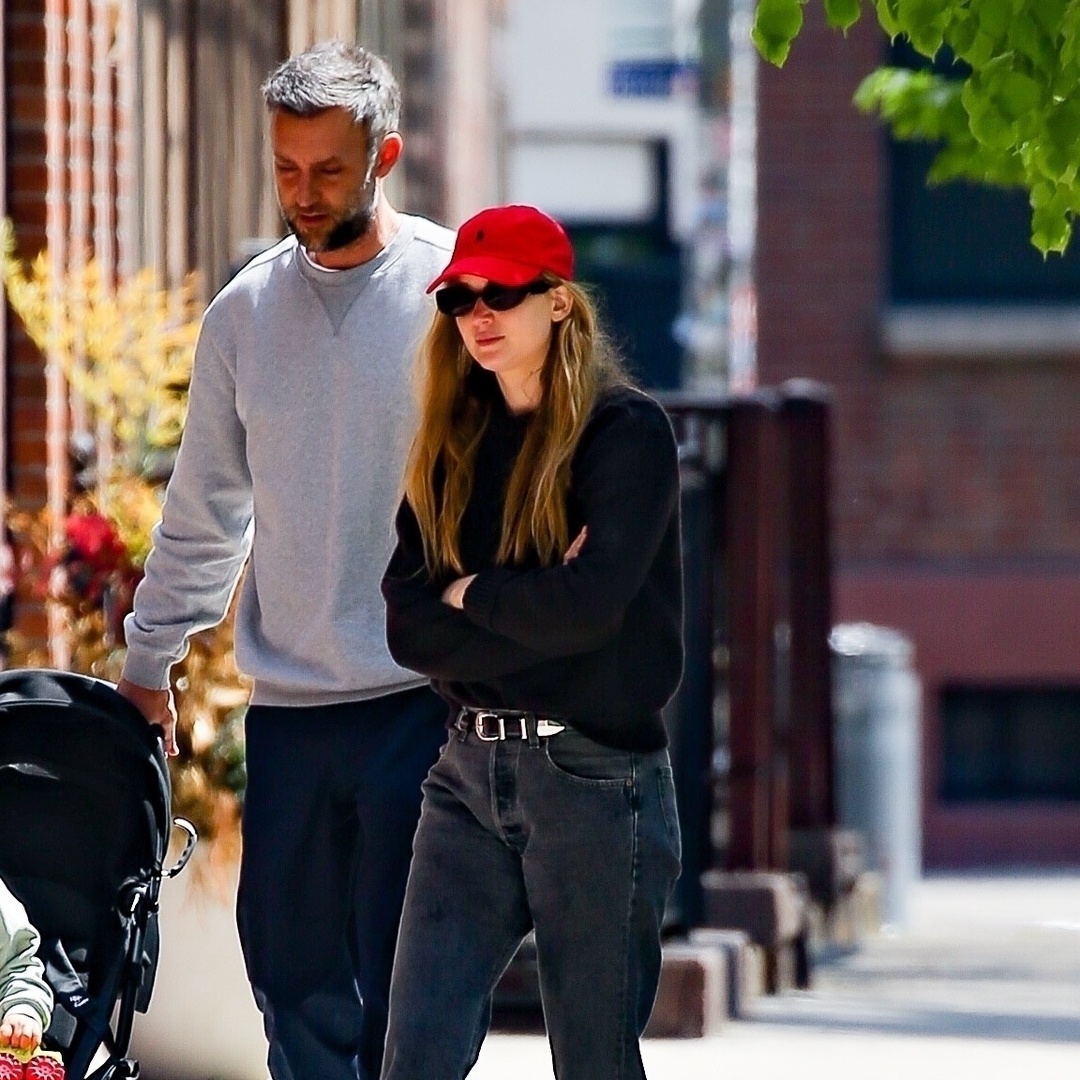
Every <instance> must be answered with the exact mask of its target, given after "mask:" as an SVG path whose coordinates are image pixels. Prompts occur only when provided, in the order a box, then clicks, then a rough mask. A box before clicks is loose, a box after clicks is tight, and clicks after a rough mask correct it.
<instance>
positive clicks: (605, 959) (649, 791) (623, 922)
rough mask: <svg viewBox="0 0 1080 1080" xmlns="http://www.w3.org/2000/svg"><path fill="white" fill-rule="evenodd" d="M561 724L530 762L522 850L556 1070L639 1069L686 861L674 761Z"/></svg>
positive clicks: (570, 1075)
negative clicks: (666, 917) (673, 899)
mask: <svg viewBox="0 0 1080 1080" xmlns="http://www.w3.org/2000/svg"><path fill="white" fill-rule="evenodd" d="M565 734H567V733H563V734H559V735H556V736H555V737H554V738H552V739H550V740H548V741H547V745H546V746H545V747H544V748H542V749H541V750H540V751H539V754H538V758H539V763H540V766H541V767H540V768H538V769H536V770H533V771H532V778H533V780H534V781H535V784H534V785H530V790H529V791H528V803H527V808H526V811H525V813H526V817H527V819H528V821H529V824H530V830H529V844H528V847H527V848H526V851H525V855H524V858H523V865H524V872H525V881H526V889H527V891H528V897H529V905H530V908H531V910H532V915H533V921H534V923H535V925H536V948H537V960H538V964H539V970H540V988H541V993H542V995H543V1001H544V1016H545V1019H546V1021H547V1026H548V1036H549V1038H550V1041H551V1050H552V1056H553V1058H554V1061H555V1066H556V1074H557V1075H558V1076H559V1078H560V1080H598V1078H600V1077H603V1080H643V1078H644V1076H645V1072H644V1068H643V1066H642V1063H641V1054H640V1049H639V1046H638V1037H639V1035H640V1034H641V1032H642V1030H644V1027H645V1024H646V1022H647V1020H648V1018H649V1013H650V1012H651V1011H652V1005H653V1000H654V998H655V996H656V987H657V983H658V981H659V975H660V927H661V922H662V919H663V914H664V907H665V905H666V903H667V899H668V896H669V894H670V892H671V888H672V886H673V885H674V883H675V879H676V878H677V876H678V869H679V834H678V822H677V819H676V816H675V806H674V785H673V783H672V778H671V767H670V765H669V764H668V760H667V754H666V752H660V753H657V754H630V753H624V752H619V751H614V750H608V749H606V748H604V747H601V746H599V745H598V744H596V743H591V742H590V741H589V740H587V739H585V738H584V737H583V736H581V735H578V734H577V733H576V732H570V733H569V737H568V738H564V735H565ZM583 1006H587V1007H583Z"/></svg>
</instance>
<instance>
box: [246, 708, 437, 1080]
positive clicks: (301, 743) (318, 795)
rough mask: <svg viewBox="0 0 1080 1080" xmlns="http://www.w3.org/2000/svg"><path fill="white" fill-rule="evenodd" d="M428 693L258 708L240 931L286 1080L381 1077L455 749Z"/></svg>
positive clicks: (273, 1067) (273, 1061)
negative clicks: (415, 881)
mask: <svg viewBox="0 0 1080 1080" xmlns="http://www.w3.org/2000/svg"><path fill="white" fill-rule="evenodd" d="M446 717H447V707H446V704H445V703H444V702H443V701H442V700H441V699H440V698H438V697H437V696H436V695H435V694H434V693H433V692H432V691H431V690H429V689H427V688H426V687H423V688H419V689H413V690H408V691H404V692H401V693H395V694H391V695H388V696H386V697H380V698H375V699H372V700H369V701H359V702H349V703H345V704H338V705H326V706H317V707H310V708H292V707H288V708H286V707H277V706H260V705H253V706H252V707H251V708H250V709H249V710H248V714H247V718H246V721H245V729H246V740H247V770H248V783H247V792H246V795H245V799H244V816H243V830H242V835H243V856H242V859H241V866H240V891H239V898H238V901H237V923H238V926H239V930H240V941H241V944H242V946H243V950H244V957H245V960H246V963H247V971H248V978H249V979H250V981H251V986H252V990H253V992H254V994H255V1000H256V1001H257V1003H258V1005H259V1008H260V1009H261V1010H262V1014H263V1022H264V1025H265V1028H266V1034H267V1038H268V1040H269V1043H270V1051H269V1066H270V1074H271V1076H272V1077H273V1078H274V1080H357V1077H359V1078H360V1080H375V1078H376V1077H378V1075H379V1066H380V1061H381V1058H382V1052H383V1042H384V1040H385V1036H386V1020H387V1011H388V1000H389V991H390V973H391V968H392V965H393V957H394V945H395V942H396V939H397V928H398V922H399V920H400V916H401V906H402V901H403V898H404V895H405V883H406V880H407V879H408V873H409V862H410V859H411V856H412V839H413V834H414V832H415V830H416V823H417V819H418V818H419V815H420V800H421V791H420V788H421V784H422V783H423V780H424V777H425V776H426V775H427V772H428V769H429V768H430V766H431V764H432V763H433V762H434V761H435V760H436V758H437V757H438V752H439V747H440V746H441V745H442V743H443V742H444V741H445V739H446Z"/></svg>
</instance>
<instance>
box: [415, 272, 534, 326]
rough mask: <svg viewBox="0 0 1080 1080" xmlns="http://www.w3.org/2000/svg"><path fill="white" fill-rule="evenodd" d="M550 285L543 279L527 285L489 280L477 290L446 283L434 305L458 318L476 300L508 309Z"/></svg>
mask: <svg viewBox="0 0 1080 1080" xmlns="http://www.w3.org/2000/svg"><path fill="white" fill-rule="evenodd" d="M551 289H552V285H551V284H550V283H549V282H547V281H543V280H539V279H538V280H537V281H530V282H529V284H528V285H496V284H495V282H494V281H489V282H488V283H487V284H486V285H485V286H484V287H483V288H482V289H481V290H480V291H479V292H477V291H476V290H475V289H470V288H469V286H468V285H460V284H458V285H447V286H446V288H445V289H440V290H439V291H438V292H437V293H436V294H435V306H436V307H437V308H438V309H439V310H440V311H441V312H442V313H443V314H444V315H451V316H453V318H455V319H460V318H461V317H462V316H463V315H468V314H469V313H470V312H471V311H472V309H473V308H474V307H476V301H477V300H483V301H484V305H485V307H489V308H491V310H492V311H509V310H510V309H511V308H516V307H517V306H518V304H520V303H522V302H523V301H524V299H525V297H527V296H539V295H540V294H541V293H546V292H550V291H551Z"/></svg>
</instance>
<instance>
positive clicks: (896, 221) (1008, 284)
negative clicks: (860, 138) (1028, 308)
mask: <svg viewBox="0 0 1080 1080" xmlns="http://www.w3.org/2000/svg"><path fill="white" fill-rule="evenodd" d="M889 62H890V63H891V64H894V65H897V66H901V67H911V68H914V67H918V66H921V65H922V64H924V63H925V61H923V60H922V58H921V57H919V56H918V55H917V54H916V53H914V52H913V51H912V50H911V48H910V46H905V45H904V44H903V42H902V41H900V39H898V41H897V44H896V45H895V46H894V47H893V50H892V54H891V56H890V58H889ZM935 69H936V70H938V71H940V72H942V73H948V72H949V71H950V70H956V69H955V68H953V67H952V65H951V63H950V62H949V61H948V60H945V61H939V62H938V63H937V64H935ZM935 153H936V149H935V147H934V146H933V145H931V144H928V143H925V142H897V141H896V140H890V145H889V174H890V180H891V183H890V186H891V198H892V214H891V238H890V239H891V251H892V260H891V262H892V265H891V297H892V300H893V301H894V302H897V303H913V304H927V303H949V304H965V303H976V304H977V303H987V304H1001V303H1030V304H1060V303H1072V304H1076V303H1080V230H1077V234H1075V235H1074V239H1073V241H1072V243H1071V244H1070V246H1069V249H1068V251H1067V252H1066V254H1065V255H1064V256H1058V255H1051V256H1050V257H1049V258H1048V259H1046V260H1044V259H1043V257H1042V255H1040V254H1039V252H1038V251H1037V250H1036V249H1035V248H1034V247H1033V246H1032V244H1031V241H1030V239H1029V237H1030V233H1031V225H1030V221H1031V209H1030V207H1029V206H1028V200H1027V193H1026V192H1024V191H1020V190H1004V189H1000V188H992V187H988V186H985V185H981V184H968V183H962V182H952V183H948V184H942V185H938V186H935V187H929V186H928V185H927V183H926V174H927V170H928V169H929V167H930V163H931V162H932V161H933V159H934V156H935Z"/></svg>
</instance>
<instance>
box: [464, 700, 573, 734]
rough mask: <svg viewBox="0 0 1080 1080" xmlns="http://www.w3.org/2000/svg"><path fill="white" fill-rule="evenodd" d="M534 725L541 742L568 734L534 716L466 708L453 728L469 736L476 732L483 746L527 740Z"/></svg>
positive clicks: (562, 727) (503, 710)
mask: <svg viewBox="0 0 1080 1080" xmlns="http://www.w3.org/2000/svg"><path fill="white" fill-rule="evenodd" d="M532 725H535V727H536V734H537V736H538V737H539V738H541V739H546V738H549V737H550V736H552V735H558V734H559V732H560V731H565V730H566V725H565V724H560V723H559V722H558V721H557V720H549V719H548V718H547V717H545V716H537V715H536V714H535V713H527V712H515V711H513V710H512V709H470V708H469V707H468V706H466V705H463V706H462V707H461V711H460V712H459V713H458V717H457V721H456V722H455V724H454V727H455V728H456V729H457V730H458V731H460V732H462V733H465V734H467V733H468V732H470V731H474V732H476V737H477V738H478V739H479V740H480V741H481V742H503V741H504V740H506V739H527V738H528V737H529V728H530V727H531V726H532Z"/></svg>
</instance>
